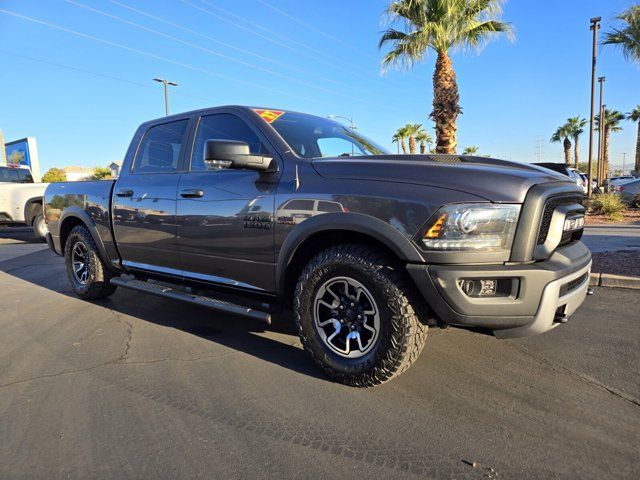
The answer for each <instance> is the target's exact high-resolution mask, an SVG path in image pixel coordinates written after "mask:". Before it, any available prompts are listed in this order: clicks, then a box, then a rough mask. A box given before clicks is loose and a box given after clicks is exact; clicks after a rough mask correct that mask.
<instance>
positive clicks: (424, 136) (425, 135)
mask: <svg viewBox="0 0 640 480" xmlns="http://www.w3.org/2000/svg"><path fill="white" fill-rule="evenodd" d="M416 141H418V142H420V153H422V154H424V153H427V147H429V148H428V150H429V152H431V144H432V143H433V138H431V135H429V132H427V131H426V130H424V129H422V130H421V131H419V132H418V133H417V134H416Z"/></svg>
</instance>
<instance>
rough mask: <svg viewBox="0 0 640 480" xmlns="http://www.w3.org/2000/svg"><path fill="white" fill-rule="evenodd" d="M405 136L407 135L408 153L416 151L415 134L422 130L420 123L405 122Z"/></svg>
mask: <svg viewBox="0 0 640 480" xmlns="http://www.w3.org/2000/svg"><path fill="white" fill-rule="evenodd" d="M404 128H405V130H406V132H407V136H408V137H409V153H411V154H414V153H416V150H417V149H416V136H417V135H418V134H420V132H421V131H423V130H424V127H423V126H422V124H421V123H407V124H406V125H405V126H404Z"/></svg>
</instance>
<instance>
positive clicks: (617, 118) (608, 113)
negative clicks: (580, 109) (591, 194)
mask: <svg viewBox="0 0 640 480" xmlns="http://www.w3.org/2000/svg"><path fill="white" fill-rule="evenodd" d="M624 119H625V116H624V113H622V112H619V111H617V110H609V109H608V108H605V109H604V135H603V145H602V163H603V170H602V171H603V172H604V174H605V176H607V174H608V172H609V139H610V137H611V132H619V131H620V130H622V127H621V126H620V122H622V120H624ZM596 125H597V126H598V129H600V115H596Z"/></svg>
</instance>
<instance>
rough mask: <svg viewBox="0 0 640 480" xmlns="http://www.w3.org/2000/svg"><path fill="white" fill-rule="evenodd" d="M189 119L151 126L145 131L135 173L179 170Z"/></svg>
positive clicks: (137, 155) (134, 167) (134, 166)
mask: <svg viewBox="0 0 640 480" xmlns="http://www.w3.org/2000/svg"><path fill="white" fill-rule="evenodd" d="M187 122H188V120H178V121H175V122H170V123H163V124H162V125H156V126H154V127H151V128H150V129H149V130H147V133H145V135H144V138H143V139H142V142H141V143H140V147H139V148H138V152H137V153H136V159H135V162H134V164H133V173H173V172H176V171H178V160H179V158H180V148H181V147H182V139H183V137H184V132H185V129H186V128H187Z"/></svg>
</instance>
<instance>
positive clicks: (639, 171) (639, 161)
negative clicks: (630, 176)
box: [636, 120, 640, 175]
mask: <svg viewBox="0 0 640 480" xmlns="http://www.w3.org/2000/svg"><path fill="white" fill-rule="evenodd" d="M636 175H640V120H638V137H637V138H636Z"/></svg>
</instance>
